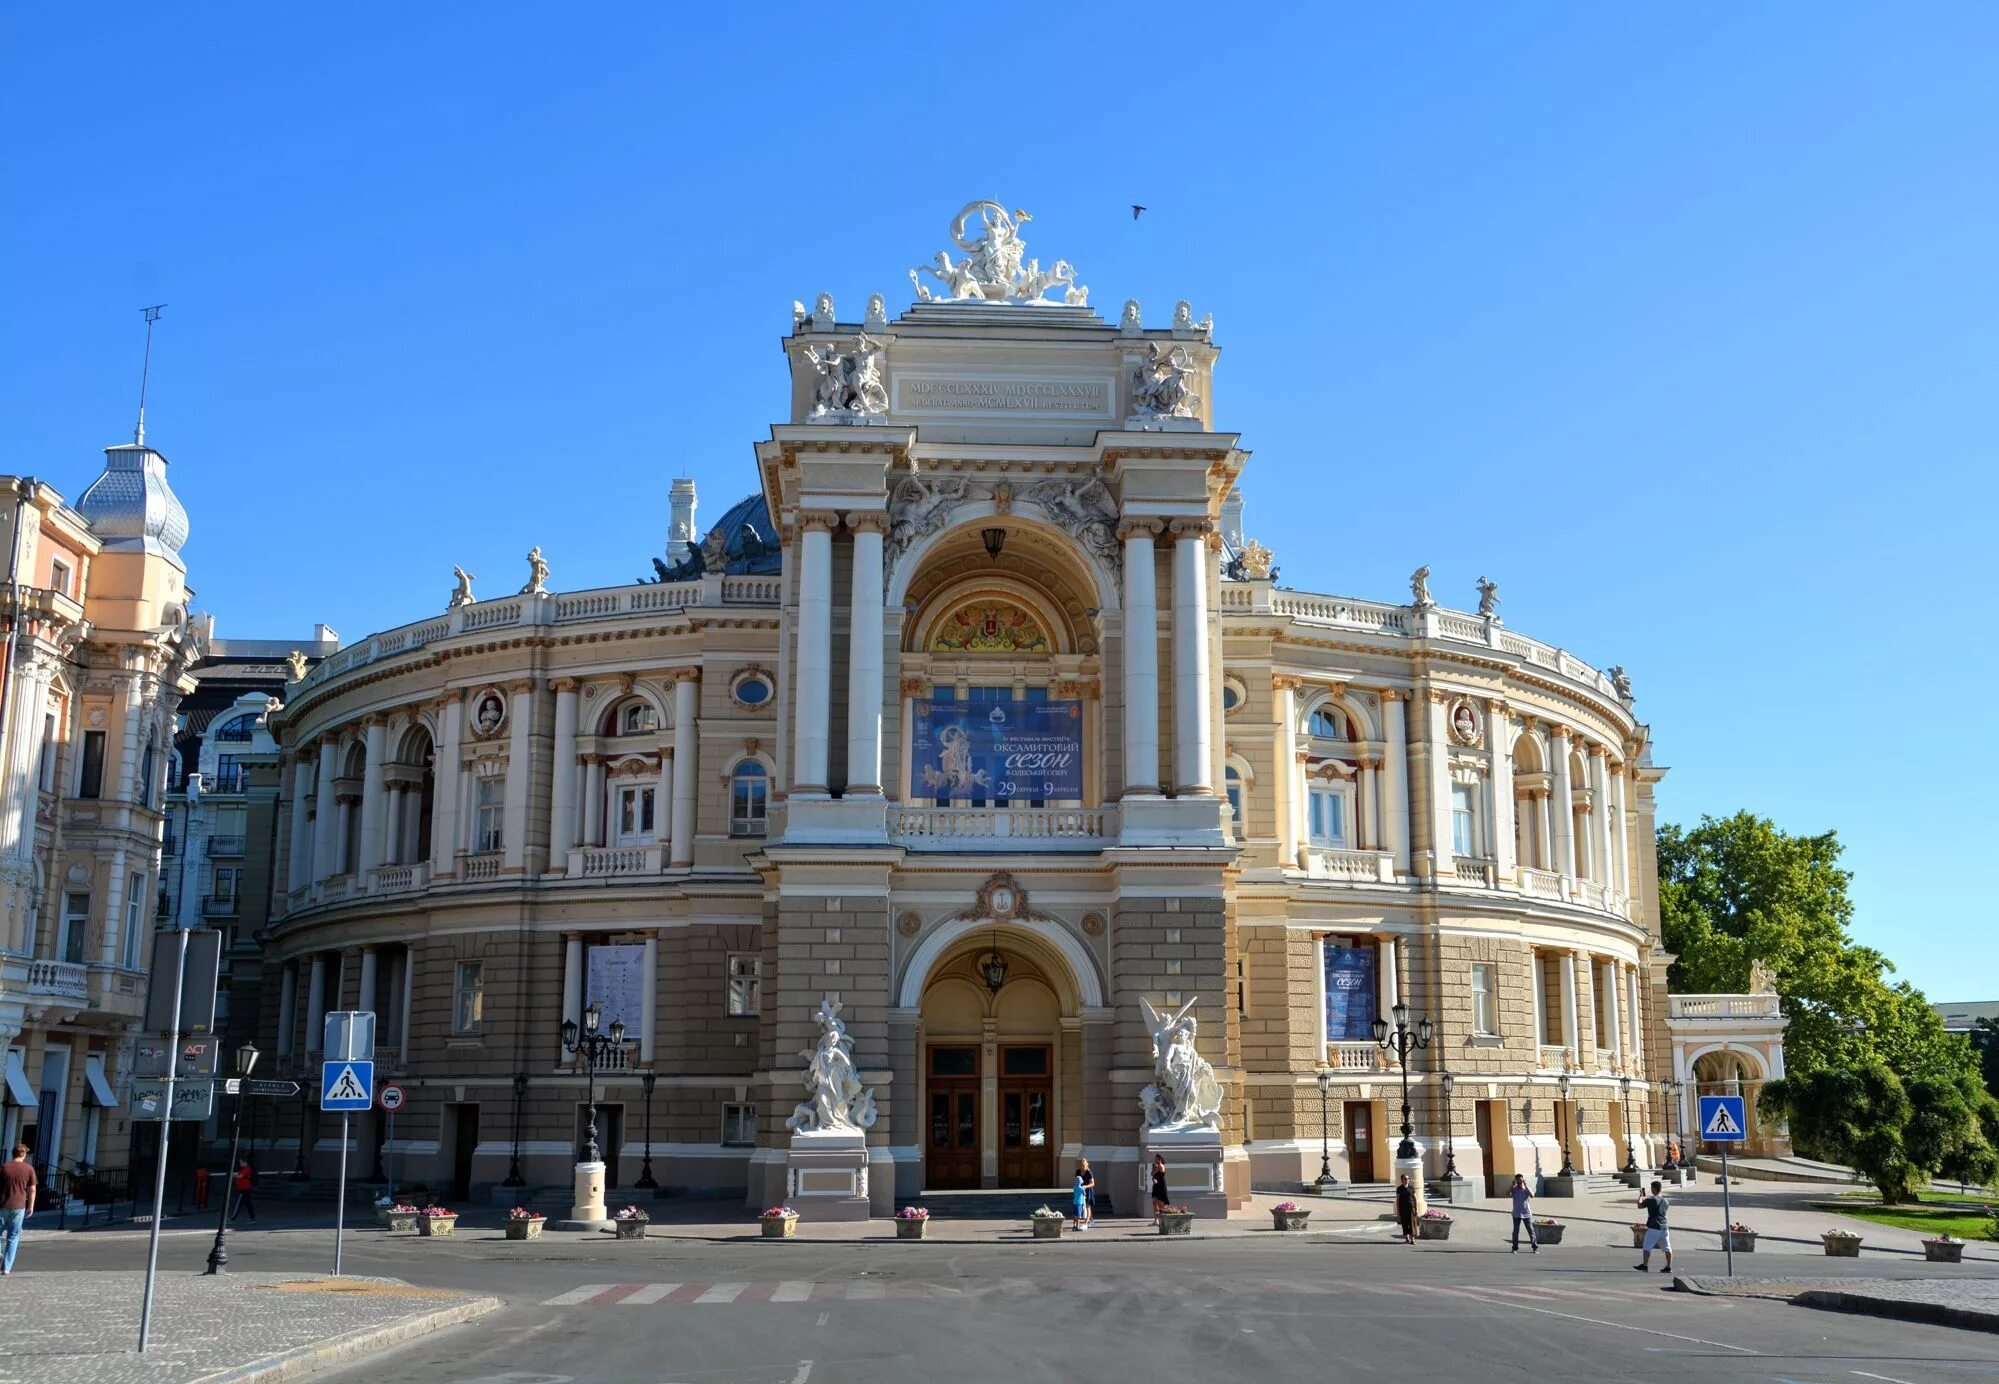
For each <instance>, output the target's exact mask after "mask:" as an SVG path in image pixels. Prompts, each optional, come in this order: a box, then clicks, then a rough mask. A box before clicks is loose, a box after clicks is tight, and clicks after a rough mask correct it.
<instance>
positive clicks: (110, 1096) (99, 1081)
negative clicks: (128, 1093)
mask: <svg viewBox="0 0 1999 1384" xmlns="http://www.w3.org/2000/svg"><path fill="white" fill-rule="evenodd" d="M83 1080H84V1084H85V1087H86V1088H87V1094H88V1095H89V1097H90V1103H91V1104H92V1105H101V1106H103V1107H104V1108H105V1109H106V1110H115V1109H117V1108H118V1094H117V1092H115V1091H113V1090H112V1089H111V1083H110V1082H108V1081H106V1080H105V1079H104V1059H103V1058H101V1057H86V1058H84V1060H83Z"/></svg>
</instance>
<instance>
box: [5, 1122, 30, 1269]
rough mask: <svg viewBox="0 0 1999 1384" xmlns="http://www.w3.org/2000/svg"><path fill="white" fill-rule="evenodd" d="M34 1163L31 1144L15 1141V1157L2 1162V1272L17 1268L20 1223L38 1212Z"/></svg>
mask: <svg viewBox="0 0 1999 1384" xmlns="http://www.w3.org/2000/svg"><path fill="white" fill-rule="evenodd" d="M35 1190H36V1188H35V1166H34V1164H32V1163H30V1162H29V1161H28V1146H27V1145H26V1144H16V1145H14V1158H13V1161H12V1162H10V1163H8V1164H6V1165H5V1166H0V1274H10V1273H12V1272H14V1254H15V1251H17V1250H18V1249H20V1247H21V1223H22V1222H23V1221H25V1220H27V1219H28V1217H30V1216H32V1215H34V1214H35Z"/></svg>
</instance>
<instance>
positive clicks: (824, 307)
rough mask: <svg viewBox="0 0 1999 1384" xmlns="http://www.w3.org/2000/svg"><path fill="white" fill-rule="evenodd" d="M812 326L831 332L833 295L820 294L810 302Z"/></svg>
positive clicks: (832, 324)
mask: <svg viewBox="0 0 1999 1384" xmlns="http://www.w3.org/2000/svg"><path fill="white" fill-rule="evenodd" d="M812 325H813V326H814V327H816V328H820V329H822V330H825V331H831V330H833V326H834V317H833V295H832V294H830V293H822V294H820V295H819V296H818V297H817V298H814V299H813V300H812Z"/></svg>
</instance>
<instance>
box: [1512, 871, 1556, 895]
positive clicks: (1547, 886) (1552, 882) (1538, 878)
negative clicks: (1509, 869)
mask: <svg viewBox="0 0 1999 1384" xmlns="http://www.w3.org/2000/svg"><path fill="white" fill-rule="evenodd" d="M1520 887H1521V888H1522V889H1524V890H1525V891H1527V892H1528V893H1529V894H1532V895H1533V896H1534V897H1535V898H1537V899H1560V898H1563V897H1565V894H1564V891H1563V889H1562V877H1561V876H1560V875H1558V874H1556V873H1555V872H1554V871H1553V870H1537V869H1535V868H1534V867H1533V866H1531V865H1523V866H1521V867H1520Z"/></svg>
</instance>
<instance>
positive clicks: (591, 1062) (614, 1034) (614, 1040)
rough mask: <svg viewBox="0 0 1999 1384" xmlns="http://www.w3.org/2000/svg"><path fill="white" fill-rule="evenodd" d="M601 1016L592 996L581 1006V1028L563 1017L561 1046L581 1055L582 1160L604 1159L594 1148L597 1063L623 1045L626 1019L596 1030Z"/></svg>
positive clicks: (599, 1007) (598, 1005) (565, 1049)
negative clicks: (584, 1123)
mask: <svg viewBox="0 0 1999 1384" xmlns="http://www.w3.org/2000/svg"><path fill="white" fill-rule="evenodd" d="M603 1018H604V1009H603V1006H602V1005H600V1004H598V1003H597V1001H595V1000H592V1001H590V1003H589V1004H588V1005H586V1006H584V1009H583V1031H582V1032H580V1033H579V1032H577V1030H576V1021H575V1020H574V1019H564V1020H563V1021H562V1047H563V1050H564V1051H565V1052H572V1053H576V1054H577V1055H578V1056H580V1057H582V1059H583V1080H584V1088H583V1089H584V1095H583V1109H584V1112H585V1114H586V1115H587V1117H588V1120H589V1123H588V1125H587V1126H586V1127H585V1130H584V1136H583V1157H582V1159H581V1161H582V1162H584V1163H601V1162H603V1161H604V1159H603V1156H602V1155H601V1154H600V1153H599V1152H598V1149H597V1067H598V1065H599V1064H600V1063H602V1062H603V1060H604V1058H605V1056H606V1055H607V1054H609V1053H610V1052H611V1050H612V1049H614V1048H622V1047H624V1045H625V1021H624V1020H623V1019H622V1018H619V1019H613V1020H611V1030H610V1032H609V1033H599V1032H598V1031H597V1025H598V1024H599V1023H601V1022H602V1021H603Z"/></svg>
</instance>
